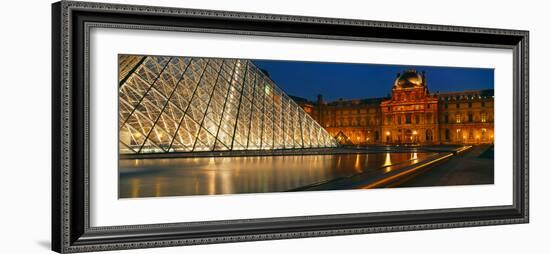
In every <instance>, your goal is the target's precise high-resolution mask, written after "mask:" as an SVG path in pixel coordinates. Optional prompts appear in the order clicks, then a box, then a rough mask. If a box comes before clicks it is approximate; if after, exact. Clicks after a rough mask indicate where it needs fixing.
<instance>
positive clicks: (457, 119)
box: [455, 114, 462, 123]
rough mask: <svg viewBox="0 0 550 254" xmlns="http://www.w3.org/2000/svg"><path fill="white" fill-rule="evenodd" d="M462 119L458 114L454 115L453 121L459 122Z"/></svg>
mask: <svg viewBox="0 0 550 254" xmlns="http://www.w3.org/2000/svg"><path fill="white" fill-rule="evenodd" d="M461 120H462V119H460V114H456V115H455V122H456V123H460V122H461Z"/></svg>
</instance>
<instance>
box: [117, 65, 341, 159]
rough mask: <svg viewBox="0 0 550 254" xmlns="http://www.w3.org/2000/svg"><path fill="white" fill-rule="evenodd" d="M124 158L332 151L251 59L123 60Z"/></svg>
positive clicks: (325, 137)
mask: <svg viewBox="0 0 550 254" xmlns="http://www.w3.org/2000/svg"><path fill="white" fill-rule="evenodd" d="M119 141H120V144H119V151H120V153H121V154H135V153H170V152H197V151H230V150H270V149H300V148H316V147H335V146H337V142H336V141H335V140H334V139H333V138H332V137H331V136H330V135H329V134H328V132H326V131H325V129H323V128H322V127H321V126H320V125H319V124H318V123H317V122H316V121H315V120H313V119H312V118H311V117H310V116H309V115H308V114H307V113H305V112H304V111H303V110H302V108H301V107H300V106H298V105H297V104H296V103H295V102H294V101H293V100H292V99H291V98H290V97H288V96H287V95H286V94H285V93H284V92H283V91H282V90H281V89H279V88H278V87H277V85H275V83H273V81H272V80H271V79H270V78H269V77H268V76H266V75H265V74H264V73H263V72H262V71H261V70H259V69H258V68H257V67H256V66H254V64H253V63H252V62H250V61H248V60H236V59H213V58H190V57H161V56H132V55H120V56H119Z"/></svg>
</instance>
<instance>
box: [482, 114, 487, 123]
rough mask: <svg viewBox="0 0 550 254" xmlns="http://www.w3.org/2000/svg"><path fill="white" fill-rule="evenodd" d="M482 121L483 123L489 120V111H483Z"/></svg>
mask: <svg viewBox="0 0 550 254" xmlns="http://www.w3.org/2000/svg"><path fill="white" fill-rule="evenodd" d="M481 122H482V123H485V122H487V113H485V112H483V113H481Z"/></svg>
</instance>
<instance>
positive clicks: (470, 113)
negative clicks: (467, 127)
mask: <svg viewBox="0 0 550 254" xmlns="http://www.w3.org/2000/svg"><path fill="white" fill-rule="evenodd" d="M473 121H474V114H473V113H472V112H468V122H470V123H471V122H473Z"/></svg>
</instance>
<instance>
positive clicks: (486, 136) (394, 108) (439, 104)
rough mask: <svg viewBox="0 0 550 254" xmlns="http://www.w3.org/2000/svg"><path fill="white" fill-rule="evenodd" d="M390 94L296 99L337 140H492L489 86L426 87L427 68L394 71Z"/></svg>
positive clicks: (479, 141)
mask: <svg viewBox="0 0 550 254" xmlns="http://www.w3.org/2000/svg"><path fill="white" fill-rule="evenodd" d="M391 91H392V94H391V97H386V98H372V99H361V100H338V101H334V102H325V101H324V100H323V97H322V96H321V95H320V96H319V97H318V98H317V101H316V102H310V101H307V100H303V99H297V98H295V97H294V99H295V100H296V102H297V103H298V104H299V105H300V106H302V108H304V111H305V112H307V113H308V114H310V115H311V116H312V117H313V118H314V119H315V120H316V121H317V122H318V123H319V124H320V125H321V126H323V127H324V128H325V129H326V130H327V131H328V132H329V133H330V134H331V135H332V136H333V137H335V138H336V139H337V140H338V141H339V142H340V143H342V144H361V145H364V144H481V143H492V142H493V140H494V131H493V130H494V118H493V117H494V115H493V114H494V90H492V89H491V90H478V91H464V92H453V93H430V92H429V91H428V86H427V84H426V74H425V73H424V72H417V71H416V70H407V71H405V72H403V73H398V74H397V78H396V79H395V82H394V84H393V87H392V90H391Z"/></svg>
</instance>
